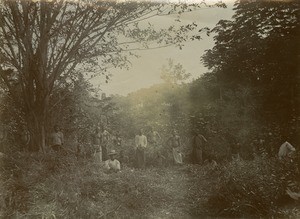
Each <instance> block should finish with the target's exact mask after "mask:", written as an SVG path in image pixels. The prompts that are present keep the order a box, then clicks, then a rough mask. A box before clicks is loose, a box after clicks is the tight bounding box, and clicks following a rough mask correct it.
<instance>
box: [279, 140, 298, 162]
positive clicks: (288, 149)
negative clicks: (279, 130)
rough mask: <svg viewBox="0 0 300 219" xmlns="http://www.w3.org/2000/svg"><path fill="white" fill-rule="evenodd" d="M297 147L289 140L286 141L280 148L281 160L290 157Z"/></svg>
mask: <svg viewBox="0 0 300 219" xmlns="http://www.w3.org/2000/svg"><path fill="white" fill-rule="evenodd" d="M294 151H296V149H295V148H294V147H293V145H291V144H290V143H289V142H287V141H285V142H284V143H283V144H282V145H281V146H280V148H279V152H278V157H279V159H280V160H283V159H286V158H289V157H290V156H291V154H292V153H293V152H294Z"/></svg>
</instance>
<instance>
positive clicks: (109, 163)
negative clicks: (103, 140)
mask: <svg viewBox="0 0 300 219" xmlns="http://www.w3.org/2000/svg"><path fill="white" fill-rule="evenodd" d="M116 154H117V153H116V151H115V150H111V152H110V153H108V156H109V159H108V160H106V161H105V163H104V169H105V172H106V173H116V172H118V171H120V170H121V164H120V161H118V160H117V159H115V155H116Z"/></svg>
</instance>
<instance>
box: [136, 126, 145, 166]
mask: <svg viewBox="0 0 300 219" xmlns="http://www.w3.org/2000/svg"><path fill="white" fill-rule="evenodd" d="M135 147H136V154H135V155H136V166H137V168H144V167H145V162H146V157H145V149H146V147H147V137H146V136H145V135H144V133H143V130H142V129H141V130H140V132H139V134H138V135H136V136H135Z"/></svg>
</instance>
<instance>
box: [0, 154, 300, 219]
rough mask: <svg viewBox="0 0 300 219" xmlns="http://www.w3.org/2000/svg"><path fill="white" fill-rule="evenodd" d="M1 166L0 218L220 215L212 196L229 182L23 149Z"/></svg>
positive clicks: (181, 170) (198, 169)
mask: <svg viewBox="0 0 300 219" xmlns="http://www.w3.org/2000/svg"><path fill="white" fill-rule="evenodd" d="M250 164H252V163H251V162H250ZM229 166H230V165H229ZM239 166H241V165H239ZM239 166H238V167H239ZM244 166H245V165H244ZM244 166H243V167H244ZM1 167H3V168H5V171H2V172H1V175H0V177H1V178H0V210H1V211H0V218H6V217H13V218H203V217H205V218H207V217H209V216H216V215H217V212H213V209H212V208H210V207H209V205H208V203H210V202H208V199H209V198H210V197H212V195H222V194H217V192H218V191H217V190H214V189H216V188H218V186H220V185H226V184H225V183H224V182H223V181H222V177H219V176H220V172H219V170H213V169H211V167H210V166H209V165H208V166H198V165H187V164H185V165H182V166H170V167H166V168H146V169H145V170H137V169H134V168H130V167H126V166H123V168H122V170H121V172H119V173H114V174H105V173H104V171H103V167H102V166H101V165H99V164H96V163H94V162H93V160H92V159H83V158H82V159H79V160H77V159H76V157H75V156H72V155H69V156H55V155H54V154H52V155H51V154H50V155H49V154H47V155H41V154H33V155H30V154H21V153H20V154H19V155H17V156H15V157H14V161H13V162H12V161H6V162H4V163H2V165H1ZM7 170H9V171H7ZM234 170H235V168H233V169H232V170H230V172H232V173H234ZM256 175H259V173H257V174H256ZM247 182H249V180H247V181H245V183H247ZM243 188H244V187H243ZM232 191H238V190H232ZM226 194H227V193H226V191H225V193H224V195H226ZM239 194H240V193H239ZM227 195H228V196H230V194H227ZM218 197H219V196H218ZM247 197H248V196H247ZM229 198H230V197H229ZM255 198H259V196H257V197H256V196H255ZM245 200H246V199H245ZM216 205H218V204H217V203H212V206H214V209H218V208H219V207H218V206H216ZM293 209H294V208H293ZM293 209H292V210H293ZM289 211H290V210H289ZM298 213H299V211H298V208H295V213H294V214H293V215H299V214H298ZM285 215H291V214H290V213H289V212H288V213H286V214H285ZM291 218H293V217H291Z"/></svg>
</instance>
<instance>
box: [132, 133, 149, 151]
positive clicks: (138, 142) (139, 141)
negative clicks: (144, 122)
mask: <svg viewBox="0 0 300 219" xmlns="http://www.w3.org/2000/svg"><path fill="white" fill-rule="evenodd" d="M135 146H136V147H142V148H146V147H147V137H146V136H145V135H137V136H135Z"/></svg>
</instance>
